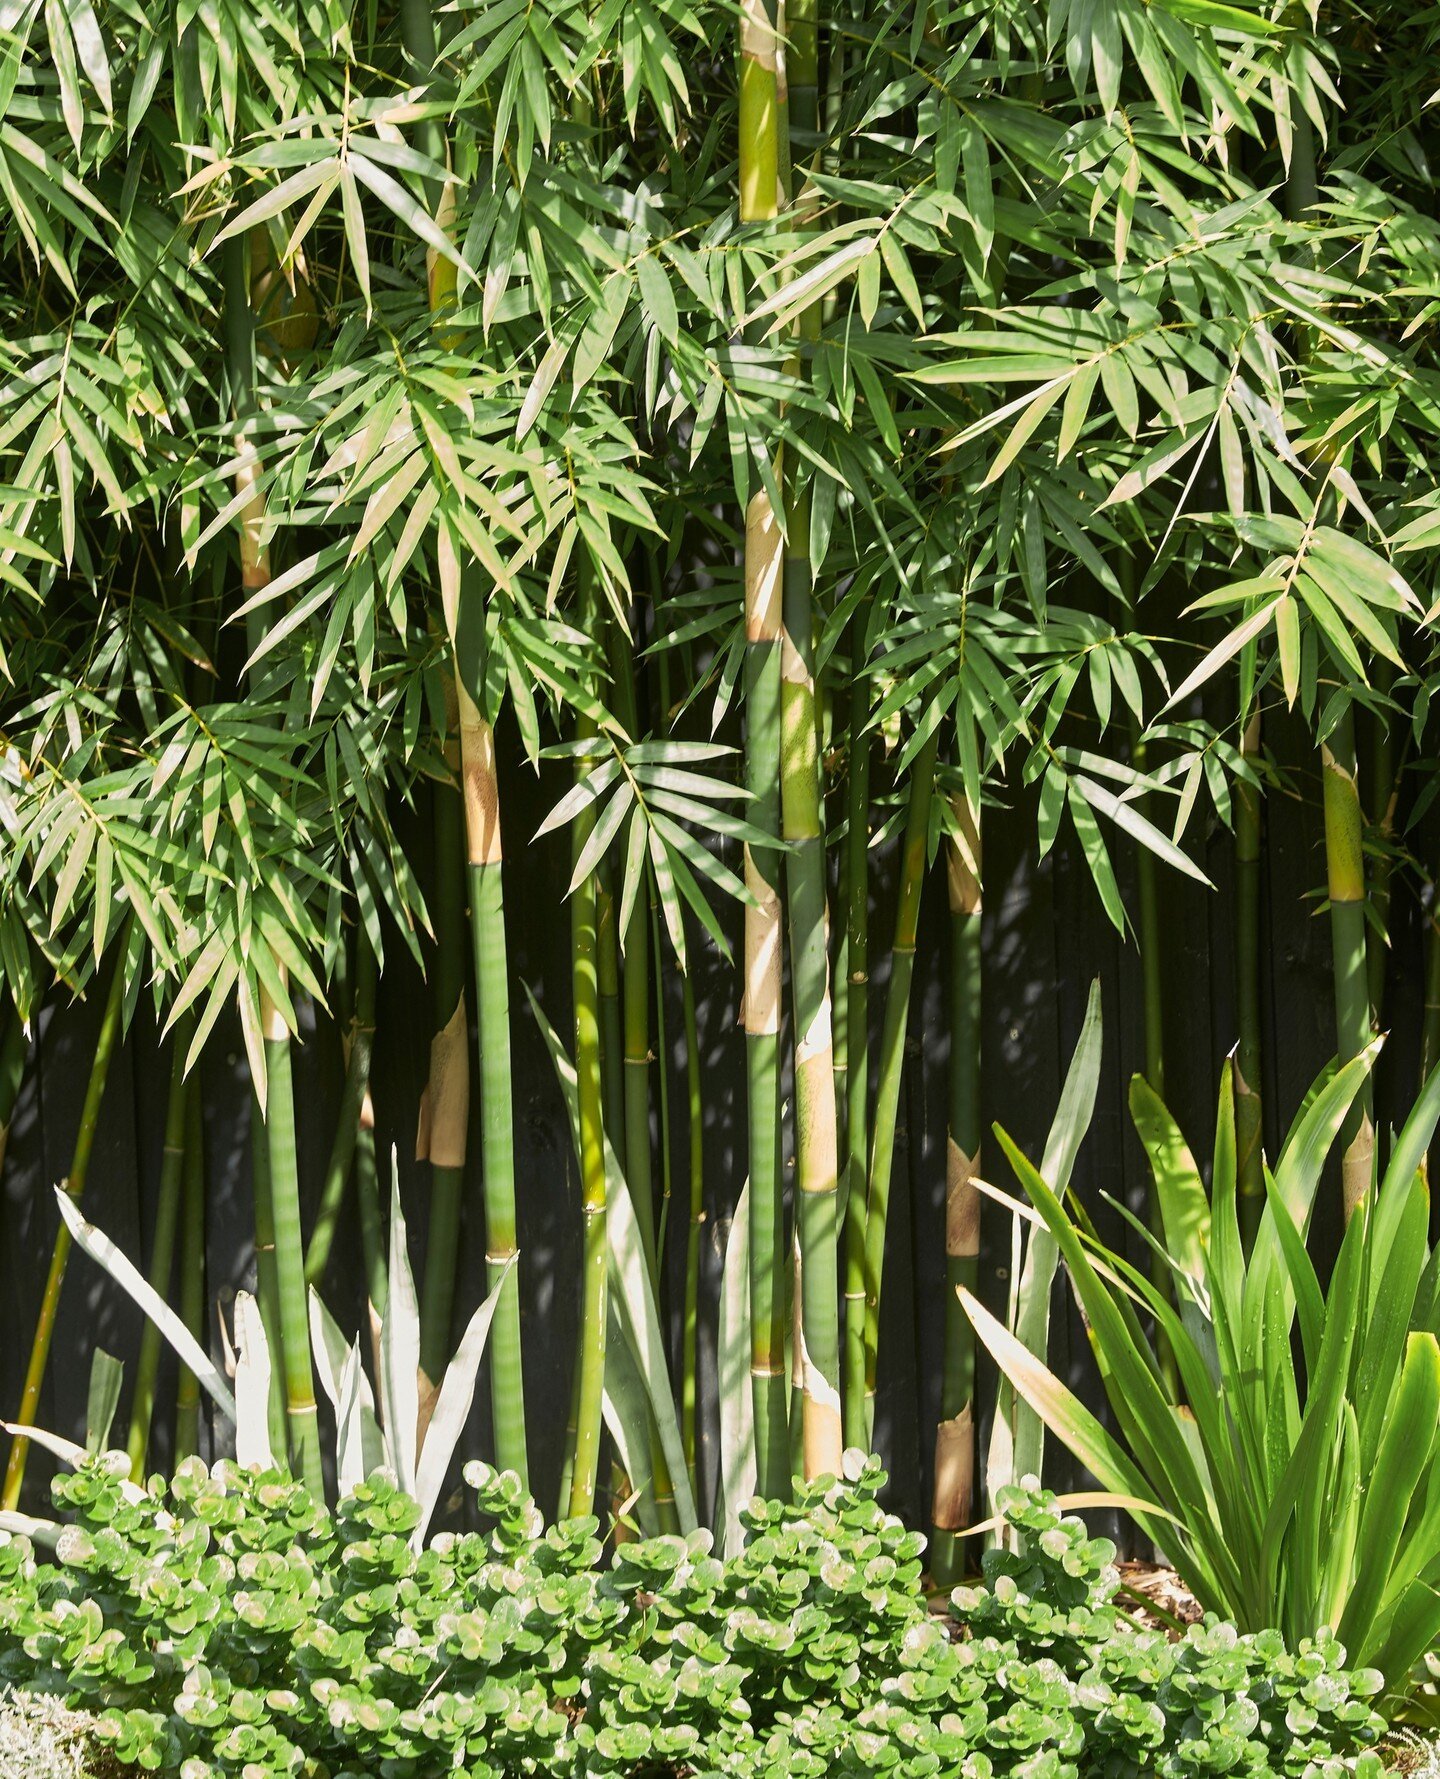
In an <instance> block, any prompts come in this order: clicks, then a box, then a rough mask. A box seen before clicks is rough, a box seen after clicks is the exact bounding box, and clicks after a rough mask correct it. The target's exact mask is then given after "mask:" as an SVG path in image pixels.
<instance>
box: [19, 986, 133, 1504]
mask: <svg viewBox="0 0 1440 1779" xmlns="http://www.w3.org/2000/svg"><path fill="white" fill-rule="evenodd" d="M124 1001H125V971H124V967H123V953H117V955H116V958H115V961H114V963H113V964H112V966H111V972H110V986H109V989H108V991H107V993H106V996H105V1007H104V1011H103V1012H102V1013H101V1015H100V1032H99V1035H98V1037H97V1038H96V1040H95V1057H94V1061H93V1062H92V1063H91V1065H90V1079H89V1082H88V1083H87V1085H86V1088H85V1099H84V1103H83V1104H82V1106H81V1108H80V1128H79V1130H78V1131H77V1132H76V1133H75V1149H74V1153H73V1154H72V1155H71V1158H70V1172H69V1175H68V1176H67V1178H66V1179H65V1180H64V1182H63V1185H64V1189H65V1191H66V1192H67V1193H68V1194H69V1195H70V1197H71V1198H72V1199H73V1200H74V1201H75V1203H76V1204H77V1205H78V1204H79V1203H80V1202H81V1200H82V1199H83V1198H84V1196H85V1182H86V1178H87V1176H88V1175H89V1172H90V1155H91V1152H92V1150H93V1149H94V1147H95V1127H96V1125H97V1124H98V1123H99V1119H100V1104H101V1101H102V1100H103V1099H104V1097H105V1082H106V1080H107V1079H108V1077H109V1074H110V1061H111V1057H112V1056H113V1055H114V1051H115V1040H116V1037H117V1035H118V1034H119V1031H120V1015H121V1010H122V1008H123V1006H124ZM69 1260H70V1231H69V1229H68V1228H67V1226H66V1225H65V1224H64V1223H62V1224H61V1225H60V1227H59V1229H58V1230H57V1231H56V1232H55V1246H54V1248H53V1249H52V1250H51V1253H50V1271H49V1273H48V1275H47V1276H46V1279H45V1294H44V1296H43V1297H42V1298H41V1300H40V1314H39V1316H38V1317H37V1318H36V1321H35V1335H34V1339H33V1340H32V1342H31V1345H30V1362H29V1364H28V1365H27V1366H26V1368H25V1384H24V1388H23V1389H22V1391H21V1393H20V1407H19V1409H18V1410H17V1412H16V1415H15V1419H16V1420H17V1421H18V1422H20V1423H21V1425H22V1426H27V1427H29V1426H33V1425H34V1424H35V1416H36V1412H37V1411H38V1409H39V1406H40V1386H41V1384H42V1383H43V1382H44V1379H45V1367H46V1364H47V1363H48V1361H49V1358H50V1344H51V1342H52V1340H53V1339H54V1336H55V1317H56V1315H57V1313H58V1312H59V1308H60V1289H61V1286H62V1285H63V1284H64V1283H65V1269H66V1266H67V1265H68V1264H69ZM29 1450H30V1441H29V1440H28V1439H24V1438H16V1439H14V1440H12V1442H11V1445H10V1459H9V1462H8V1463H7V1465H6V1467H5V1490H4V1494H3V1496H0V1506H3V1507H4V1509H5V1511H6V1512H7V1513H13V1512H14V1511H15V1509H16V1508H17V1507H18V1505H19V1502H20V1488H21V1485H22V1483H23V1482H24V1480H25V1459H26V1456H27V1454H28V1452H29Z"/></svg>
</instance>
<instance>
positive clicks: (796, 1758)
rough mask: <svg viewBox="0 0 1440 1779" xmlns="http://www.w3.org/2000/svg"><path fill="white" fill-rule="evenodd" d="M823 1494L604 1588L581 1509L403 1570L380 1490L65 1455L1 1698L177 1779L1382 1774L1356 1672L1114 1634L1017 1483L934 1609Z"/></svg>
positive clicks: (701, 1538) (12, 1588) (1262, 1641)
mask: <svg viewBox="0 0 1440 1779" xmlns="http://www.w3.org/2000/svg"><path fill="white" fill-rule="evenodd" d="M847 1472H848V1476H847V1480H845V1481H844V1482H839V1483H837V1482H835V1481H834V1479H824V1480H822V1481H821V1482H818V1483H815V1484H811V1485H807V1486H805V1487H804V1488H803V1489H802V1490H801V1491H800V1497H799V1499H798V1501H797V1502H796V1503H795V1504H793V1505H791V1504H780V1503H777V1502H764V1501H760V1500H756V1501H753V1502H752V1503H751V1504H750V1506H749V1508H748V1509H747V1510H746V1513H745V1520H746V1528H747V1540H746V1544H745V1547H744V1549H743V1551H742V1552H741V1553H740V1554H739V1555H737V1556H736V1557H734V1558H732V1559H730V1560H729V1561H727V1562H721V1561H719V1560H718V1559H716V1558H715V1557H714V1556H712V1555H711V1554H710V1544H709V1537H708V1534H706V1533H704V1532H698V1533H694V1534H692V1535H691V1536H690V1537H689V1538H683V1537H679V1536H664V1537H659V1538H651V1539H646V1540H644V1541H640V1542H634V1543H622V1544H620V1545H619V1546H618V1547H617V1549H616V1550H615V1552H614V1556H613V1561H612V1562H611V1563H610V1565H609V1566H608V1567H604V1566H602V1565H601V1563H600V1558H601V1554H602V1546H601V1543H600V1540H599V1539H598V1538H597V1536H596V1522H595V1520H594V1519H575V1520H570V1521H566V1522H562V1523H560V1524H557V1525H552V1526H549V1527H546V1526H544V1525H543V1523H542V1520H541V1516H540V1514H539V1513H538V1511H537V1510H536V1508H535V1505H534V1503H533V1501H531V1499H530V1498H529V1496H528V1495H527V1494H526V1493H525V1492H524V1490H523V1489H522V1487H521V1486H520V1484H519V1482H518V1481H517V1479H516V1478H515V1477H514V1476H513V1475H510V1474H500V1473H497V1472H495V1471H493V1470H491V1469H489V1468H487V1467H484V1466H479V1465H472V1466H471V1467H470V1469H469V1471H468V1472H467V1480H468V1481H469V1482H470V1484H471V1485H472V1486H473V1487H474V1488H475V1490H476V1491H477V1494H478V1497H479V1500H478V1505H479V1508H480V1510H481V1513H482V1515H483V1516H484V1519H485V1522H486V1524H487V1525H488V1527H489V1529H488V1530H487V1531H484V1532H476V1533H466V1534H463V1535H451V1534H445V1535H442V1536H440V1537H438V1538H436V1539H435V1540H434V1542H433V1543H432V1544H431V1545H430V1546H429V1547H428V1548H427V1549H425V1550H424V1551H422V1552H418V1553H417V1552H416V1551H415V1550H414V1549H413V1547H412V1544H411V1538H410V1533H411V1530H412V1528H413V1526H414V1524H415V1521H416V1516H417V1514H418V1512H419V1509H418V1507H417V1506H416V1504H415V1502H414V1501H412V1500H411V1499H410V1498H409V1497H407V1496H406V1495H404V1494H403V1493H401V1492H400V1491H398V1490H397V1489H396V1488H395V1487H394V1486H393V1484H392V1483H391V1482H390V1481H389V1480H388V1479H387V1478H386V1477H385V1476H383V1475H381V1474H376V1475H374V1476H372V1477H371V1478H370V1479H369V1480H368V1481H367V1482H366V1483H365V1484H364V1485H363V1486H361V1487H360V1488H357V1489H355V1490H354V1491H353V1492H352V1493H350V1494H349V1495H347V1496H346V1497H345V1498H344V1499H343V1500H342V1501H341V1502H340V1504H339V1506H338V1507H337V1508H336V1509H335V1510H334V1511H333V1512H332V1511H330V1510H329V1509H327V1508H326V1507H325V1506H324V1505H323V1504H322V1503H320V1502H319V1501H317V1500H316V1499H315V1498H314V1497H313V1496H312V1495H311V1494H310V1493H309V1491H308V1490H307V1489H306V1488H305V1487H304V1485H303V1484H301V1483H298V1482H294V1481H292V1480H291V1479H290V1478H289V1477H288V1476H286V1475H284V1474H283V1473H281V1472H278V1471H270V1472H259V1471H255V1470H245V1469H242V1468H240V1467H239V1466H237V1465H234V1464H230V1463H221V1464H218V1465H217V1466H216V1467H215V1469H214V1470H213V1471H208V1470H207V1469H206V1468H205V1467H204V1465H203V1464H201V1463H200V1462H199V1461H198V1460H195V1459H191V1460H189V1461H188V1462H187V1463H186V1464H184V1465H183V1466H182V1467H181V1469H180V1471H179V1472H178V1474H177V1475H176V1476H175V1478H174V1480H173V1481H172V1482H171V1483H169V1484H166V1483H164V1482H163V1481H161V1480H160V1479H158V1478H157V1479H156V1480H154V1481H153V1482H152V1483H151V1485H150V1487H149V1489H148V1490H147V1491H145V1492H144V1493H143V1494H139V1495H138V1498H137V1494H138V1492H137V1491H136V1490H134V1489H133V1487H131V1486H129V1485H128V1482H127V1479H126V1477H125V1470H124V1461H123V1456H121V1455H117V1454H111V1455H109V1456H102V1457H92V1458H87V1459H86V1460H85V1461H83V1462H82V1463H81V1464H80V1466H79V1468H78V1469H77V1470H76V1471H75V1473H74V1474H67V1475H65V1476H63V1477H61V1478H59V1479H58V1480H57V1481H56V1483H55V1485H54V1486H55V1494H56V1497H57V1503H58V1504H59V1505H61V1506H63V1507H65V1508H67V1509H69V1510H71V1511H72V1512H73V1514H74V1516H75V1517H74V1522H73V1523H72V1524H68V1525H67V1526H66V1527H65V1529H64V1530H63V1532H61V1533H60V1534H59V1536H58V1539H57V1541H56V1546H55V1550H54V1553H53V1555H54V1560H53V1562H47V1561H39V1560H37V1557H36V1555H35V1552H34V1550H33V1549H32V1547H31V1545H30V1544H29V1543H28V1542H27V1540H26V1539H24V1538H22V1537H12V1538H10V1539H9V1540H8V1542H6V1543H4V1544H3V1545H0V1676H9V1677H11V1678H16V1677H22V1676H23V1677H24V1678H25V1680H26V1682H27V1684H29V1685H30V1686H32V1687H39V1688H48V1689H51V1690H54V1691H56V1692H62V1693H65V1694H68V1695H69V1698H70V1700H71V1702H72V1703H75V1704H83V1705H84V1706H86V1707H87V1708H89V1709H91V1710H93V1711H97V1712H98V1713H99V1714H100V1716H99V1735H100V1737H101V1739H102V1741H103V1742H105V1743H107V1744H108V1745H109V1748H110V1750H111V1751H112V1752H113V1753H114V1754H115V1755H116V1756H117V1757H118V1758H119V1759H121V1760H123V1761H125V1762H127V1763H138V1764H139V1765H140V1766H142V1767H146V1768H152V1769H155V1768H163V1769H164V1770H166V1771H178V1772H179V1773H180V1774H181V1775H182V1779H207V1776H208V1775H220V1774H226V1775H239V1776H242V1779H265V1776H267V1775H271V1774H296V1775H306V1776H307V1779H320V1776H323V1775H329V1776H330V1779H347V1776H349V1775H356V1776H358V1775H360V1774H365V1775H367V1776H371V1779H373V1776H376V1775H380V1776H383V1779H410V1776H414V1779H428V1776H430V1775H440V1774H444V1773H450V1772H454V1773H465V1774H468V1775H473V1776H475V1779H480V1776H488V1775H500V1774H505V1775H510V1774H532V1773H533V1774H544V1775H553V1776H555V1779H562V1776H564V1775H568V1774H586V1775H593V1776H596V1779H600V1776H602V1775H603V1776H607V1779H608V1776H612V1775H613V1776H616V1779H618V1776H619V1775H622V1774H625V1775H637V1776H638V1775H648V1774H664V1773H677V1774H684V1775H697V1776H698V1775H704V1774H725V1775H735V1776H737V1779H738V1776H741V1775H743V1776H744V1779H759V1776H761V1775H767V1776H768V1775H775V1776H777V1779H779V1776H781V1775H795V1776H796V1779H821V1775H828V1774H856V1775H858V1774H862V1773H863V1774H876V1773H894V1774H896V1775H901V1774H904V1775H915V1776H916V1779H919V1776H921V1775H930V1774H957V1775H964V1776H965V1779H987V1776H989V1775H992V1774H994V1775H999V1774H1007V1775H1008V1774H1013V1775H1023V1776H1024V1779H1069V1776H1075V1779H1078V1776H1080V1775H1097V1776H1098V1775H1102V1774H1103V1775H1107V1776H1108V1775H1117V1776H1118V1775H1124V1774H1131V1773H1142V1772H1145V1773H1150V1772H1153V1773H1158V1774H1164V1775H1190V1774H1194V1775H1200V1774H1208V1773H1221V1772H1224V1773H1237V1774H1257V1775H1258V1774H1271V1773H1273V1774H1285V1775H1296V1776H1297V1779H1299V1776H1301V1775H1316V1776H1317V1779H1322V1776H1329V1775H1336V1776H1338V1775H1340V1774H1341V1773H1351V1772H1353V1773H1356V1774H1358V1775H1360V1779H1372V1776H1374V1775H1378V1773H1379V1772H1380V1770H1381V1762H1380V1759H1379V1756H1378V1755H1377V1754H1376V1753H1375V1752H1374V1747H1373V1745H1374V1744H1375V1743H1376V1741H1377V1740H1378V1738H1379V1736H1380V1735H1381V1733H1382V1731H1383V1727H1384V1726H1383V1723H1382V1721H1381V1719H1380V1718H1379V1716H1378V1715H1377V1714H1376V1712H1375V1711H1374V1709H1373V1706H1372V1704H1371V1700H1372V1698H1373V1697H1374V1695H1375V1693H1376V1691H1377V1689H1378V1688H1379V1686H1380V1677H1379V1675H1378V1674H1375V1673H1367V1672H1358V1673H1356V1672H1349V1671H1347V1670H1346V1668H1345V1665H1344V1663H1345V1656H1344V1651H1343V1649H1342V1648H1341V1646H1340V1645H1339V1643H1338V1642H1337V1641H1336V1640H1335V1639H1333V1638H1332V1637H1329V1636H1328V1635H1327V1636H1324V1637H1321V1638H1317V1639H1315V1640H1312V1641H1306V1642H1304V1643H1302V1644H1300V1645H1298V1646H1297V1647H1296V1648H1295V1649H1294V1650H1289V1649H1287V1648H1286V1646H1285V1643H1284V1641H1283V1639H1282V1638H1281V1637H1280V1636H1279V1635H1278V1634H1277V1633H1274V1632H1266V1633H1263V1634H1260V1635H1255V1636H1245V1635H1242V1634H1240V1633H1239V1632H1237V1631H1236V1630H1235V1629H1234V1627H1233V1626H1230V1625H1227V1624H1225V1623H1223V1622H1221V1621H1219V1620H1218V1619H1214V1618H1209V1619H1207V1620H1206V1621H1205V1622H1204V1623H1203V1624H1200V1625H1193V1626H1191V1627H1190V1628H1189V1629H1188V1630H1187V1631H1186V1633H1185V1635H1184V1636H1183V1638H1181V1639H1179V1640H1178V1641H1172V1640H1170V1639H1168V1638H1167V1637H1166V1636H1165V1635H1163V1634H1162V1633H1160V1632H1156V1631H1152V1630H1148V1629H1144V1628H1142V1627H1141V1626H1139V1625H1138V1624H1137V1623H1136V1622H1135V1621H1133V1620H1132V1619H1131V1618H1130V1617H1129V1616H1128V1615H1127V1614H1126V1613H1125V1612H1124V1611H1123V1610H1122V1609H1121V1608H1120V1606H1119V1605H1117V1603H1116V1595H1117V1592H1118V1589H1119V1585H1120V1583H1119V1577H1118V1574H1117V1572H1116V1570H1115V1569H1114V1567H1113V1565H1112V1559H1113V1556H1114V1547H1113V1545H1111V1544H1109V1543H1107V1542H1106V1541H1105V1540H1103V1539H1092V1538H1091V1537H1089V1536H1088V1534H1087V1532H1086V1529H1085V1527H1084V1525H1083V1524H1082V1522H1081V1521H1080V1520H1079V1519H1076V1518H1073V1517H1065V1516H1064V1515H1063V1513H1062V1509H1061V1504H1060V1503H1059V1502H1057V1500H1056V1498H1055V1497H1054V1496H1053V1495H1051V1494H1048V1493H1044V1492H1041V1491H1040V1490H1039V1489H1038V1488H1035V1487H1026V1488H1012V1489H1009V1490H1007V1491H1005V1495H1004V1500H1003V1503H1002V1506H1003V1510H1004V1515H1005V1518H1006V1519H1007V1520H1008V1522H1009V1524H1010V1526H1011V1527H1012V1528H1013V1529H1014V1532H1015V1539H1014V1548H1013V1549H996V1550H993V1551H990V1552H988V1553H987V1554H986V1556H985V1559H984V1570H985V1574H984V1584H983V1585H981V1586H975V1587H961V1588H957V1589H956V1590H955V1592H954V1593H953V1595H952V1596H951V1601H950V1607H949V1611H948V1613H947V1614H945V1615H941V1614H940V1613H938V1612H936V1611H935V1610H934V1609H933V1607H932V1605H931V1603H930V1602H929V1601H927V1598H926V1595H925V1592H924V1589H923V1586H922V1580H921V1558H922V1554H923V1551H924V1545H925V1540H924V1538H923V1537H922V1536H921V1535H920V1534H919V1533H918V1532H914V1531H909V1530H907V1529H906V1528H905V1527H904V1526H903V1525H902V1524H901V1522H900V1521H899V1520H897V1519H896V1518H895V1517H894V1516H892V1515H890V1514H888V1513H887V1512H885V1511H884V1510H883V1509H882V1507H881V1506H880V1504H879V1501H878V1498H877V1497H878V1494H879V1491H880V1489H881V1487H882V1486H883V1484H884V1481H885V1476H884V1472H883V1471H882V1470H881V1469H880V1467H879V1465H878V1464H877V1463H876V1462H875V1460H873V1459H871V1460H868V1461H863V1462H862V1461H861V1460H860V1458H859V1456H858V1454H856V1455H854V1457H853V1458H852V1459H847Z"/></svg>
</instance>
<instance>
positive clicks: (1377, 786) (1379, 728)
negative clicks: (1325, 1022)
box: [1365, 656, 1402, 1031]
mask: <svg viewBox="0 0 1440 1779" xmlns="http://www.w3.org/2000/svg"><path fill="white" fill-rule="evenodd" d="M1393 678H1394V667H1393V665H1392V663H1390V662H1389V661H1386V660H1385V659H1384V657H1383V656H1382V657H1381V659H1380V660H1379V661H1377V662H1376V663H1375V686H1376V690H1377V691H1378V692H1379V693H1380V694H1381V695H1382V697H1383V696H1384V695H1385V694H1386V693H1388V691H1389V689H1390V685H1391V682H1392V680H1393ZM1369 764H1370V799H1369V801H1370V815H1371V821H1372V823H1373V826H1374V830H1375V842H1376V844H1375V846H1374V848H1373V850H1372V852H1371V855H1370V891H1369V894H1370V914H1369V918H1368V919H1367V920H1366V922H1365V944H1366V987H1367V992H1368V994H1369V997H1370V1015H1371V1018H1372V1020H1373V1022H1374V1026H1375V1029H1376V1030H1377V1031H1383V1030H1384V1027H1385V966H1386V963H1387V961H1388V959H1389V956H1390V879H1391V876H1392V875H1393V868H1394V856H1393V852H1392V848H1393V846H1394V841H1395V812H1396V810H1397V809H1398V808H1399V804H1400V769H1401V764H1402V762H1401V758H1400V749H1399V748H1398V747H1397V746H1396V736H1395V725H1394V724H1393V723H1392V722H1391V720H1390V717H1389V713H1388V712H1386V711H1385V710H1383V709H1382V710H1378V711H1376V712H1375V715H1374V746H1373V748H1372V749H1371V753H1370V762H1369Z"/></svg>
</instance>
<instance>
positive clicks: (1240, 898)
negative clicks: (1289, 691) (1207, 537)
mask: <svg viewBox="0 0 1440 1779" xmlns="http://www.w3.org/2000/svg"><path fill="white" fill-rule="evenodd" d="M1253 652H1254V651H1253V649H1252V650H1251V653H1252V655H1253ZM1241 674H1242V683H1243V684H1247V685H1248V684H1250V683H1251V680H1252V679H1253V666H1252V667H1251V670H1250V672H1249V673H1248V674H1247V673H1246V671H1245V667H1244V666H1243V665H1242V669H1241ZM1240 734H1241V741H1240V749H1241V754H1242V756H1243V757H1244V758H1245V759H1246V760H1247V761H1248V762H1249V763H1250V764H1251V765H1252V766H1256V765H1257V764H1258V762H1259V759H1260V746H1261V733H1260V706H1259V703H1258V702H1256V703H1254V704H1252V705H1251V708H1250V710H1249V712H1248V713H1246V714H1244V717H1243V722H1242V725H1241V731H1240ZM1261 823H1262V804H1261V796H1260V789H1259V786H1258V785H1248V784H1245V783H1244V782H1243V781H1242V782H1240V783H1239V784H1238V785H1237V786H1236V792H1235V1007H1236V1014H1237V1024H1238V1027H1239V1038H1238V1042H1237V1043H1236V1046H1235V1061H1234V1065H1233V1068H1232V1071H1231V1072H1232V1075H1233V1077H1234V1085H1235V1149H1236V1157H1235V1159H1236V1171H1237V1175H1238V1180H1237V1185H1238V1206H1237V1208H1238V1211H1239V1217H1240V1234H1241V1238H1242V1240H1243V1241H1244V1244H1245V1248H1246V1251H1247V1252H1248V1251H1249V1248H1250V1246H1251V1244H1252V1243H1253V1242H1254V1240H1255V1232H1256V1231H1257V1230H1258V1229H1259V1227H1260V1214H1261V1212H1262V1211H1263V1210H1264V1208H1265V1157H1264V1141H1265V1131H1264V1115H1263V1114H1264V1106H1263V1101H1262V1098H1261V1079H1260V1068H1261V1059H1260V872H1261V858H1262V832H1263V830H1262V825H1261Z"/></svg>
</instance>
